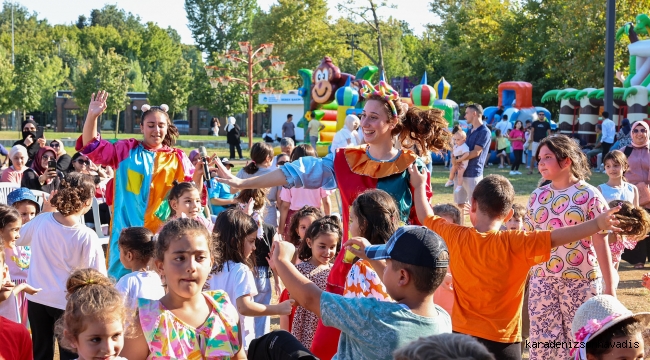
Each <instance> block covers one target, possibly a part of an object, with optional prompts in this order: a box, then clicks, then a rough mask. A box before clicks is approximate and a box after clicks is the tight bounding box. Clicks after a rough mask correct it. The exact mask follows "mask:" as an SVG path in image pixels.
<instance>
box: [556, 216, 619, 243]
mask: <svg viewBox="0 0 650 360" xmlns="http://www.w3.org/2000/svg"><path fill="white" fill-rule="evenodd" d="M620 209H621V207H620V206H617V207H614V208H611V209H609V210H607V211H605V212H604V213H602V214H600V215H598V217H596V218H595V219H593V220H589V221H585V222H583V223H582V224H578V225H574V226H567V227H563V228H559V229H555V230H553V231H551V247H552V248H554V247H557V246H560V245H565V244H568V243H570V242H574V241H578V240H580V239H584V238H587V237H590V236H592V235H594V234H596V233H598V232H600V231H610V230H613V231H620V229H619V228H617V227H616V225H618V223H619V221H618V220H616V216H614V214H615V213H616V212H618V211H619V210H620Z"/></svg>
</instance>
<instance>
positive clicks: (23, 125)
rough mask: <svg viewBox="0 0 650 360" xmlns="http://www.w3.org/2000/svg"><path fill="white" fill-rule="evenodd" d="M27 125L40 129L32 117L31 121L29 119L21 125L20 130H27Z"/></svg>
mask: <svg viewBox="0 0 650 360" xmlns="http://www.w3.org/2000/svg"><path fill="white" fill-rule="evenodd" d="M27 124H32V125H34V126H35V127H36V128H38V124H37V123H36V121H34V119H32V118H31V117H30V118H29V119H27V120H25V121H23V122H22V123H21V125H20V129H21V130H22V129H24V128H25V125H27Z"/></svg>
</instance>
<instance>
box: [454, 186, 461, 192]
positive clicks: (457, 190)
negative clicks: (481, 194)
mask: <svg viewBox="0 0 650 360" xmlns="http://www.w3.org/2000/svg"><path fill="white" fill-rule="evenodd" d="M462 188H463V187H462V186H456V188H455V189H454V192H455V193H457V192H460V189H462Z"/></svg>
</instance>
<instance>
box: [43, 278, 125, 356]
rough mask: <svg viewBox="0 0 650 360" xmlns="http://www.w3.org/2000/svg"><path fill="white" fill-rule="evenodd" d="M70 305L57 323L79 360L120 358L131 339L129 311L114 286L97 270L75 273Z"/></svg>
mask: <svg viewBox="0 0 650 360" xmlns="http://www.w3.org/2000/svg"><path fill="white" fill-rule="evenodd" d="M66 294H67V295H66V299H67V300H68V303H67V304H66V307H65V312H64V313H63V316H61V318H59V320H58V321H57V322H56V329H55V332H56V336H57V338H58V339H59V344H61V346H62V347H63V348H64V349H67V350H70V351H72V352H75V353H77V354H78V355H79V357H78V359H79V360H91V359H96V358H111V359H115V360H126V359H125V358H123V357H120V356H119V355H120V352H121V351H122V348H123V346H124V337H125V336H126V335H127V334H126V333H127V331H126V329H125V325H124V324H125V323H126V320H127V308H126V307H125V305H124V298H123V297H122V295H121V294H120V292H119V291H118V290H117V289H115V287H114V286H113V282H112V281H111V280H110V279H109V278H107V277H106V276H105V275H104V274H102V273H100V272H99V271H97V270H95V269H79V270H75V271H74V272H73V273H72V274H70V277H69V278H68V281H67V282H66Z"/></svg>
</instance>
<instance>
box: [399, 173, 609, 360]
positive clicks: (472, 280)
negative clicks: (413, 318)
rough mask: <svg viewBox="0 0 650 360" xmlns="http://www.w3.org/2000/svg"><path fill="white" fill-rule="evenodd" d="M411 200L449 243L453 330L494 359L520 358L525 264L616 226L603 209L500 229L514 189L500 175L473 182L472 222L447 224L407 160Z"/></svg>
mask: <svg viewBox="0 0 650 360" xmlns="http://www.w3.org/2000/svg"><path fill="white" fill-rule="evenodd" d="M409 173H410V177H411V186H413V188H414V190H415V191H414V194H413V205H414V206H415V208H416V211H417V216H418V219H419V220H420V222H421V223H422V224H424V226H426V227H428V228H429V229H431V230H433V231H435V232H436V233H438V235H440V236H441V237H442V238H443V239H444V240H445V242H446V243H447V247H448V249H449V270H450V271H451V273H452V274H454V312H453V314H452V319H451V323H452V328H453V331H454V332H458V333H463V334H467V335H471V336H473V337H475V338H476V339H477V340H479V341H480V342H481V343H482V344H483V345H485V346H486V347H487V348H488V350H489V351H490V352H492V353H493V354H494V355H495V358H497V359H504V360H509V359H517V360H519V359H521V307H522V302H523V298H524V285H525V282H526V277H527V275H528V271H529V270H530V268H531V267H532V266H533V265H535V264H538V263H540V262H544V261H547V260H548V259H549V257H550V255H551V248H553V247H556V246H560V245H564V244H568V243H570V242H573V241H578V240H580V239H583V238H585V237H589V236H591V235H593V234H595V233H597V232H599V231H604V230H619V229H617V228H616V227H615V225H616V224H618V221H617V220H616V217H615V216H614V215H613V214H614V213H615V212H616V211H618V207H617V208H612V209H609V210H608V211H606V212H604V213H603V214H601V215H599V216H598V217H597V218H596V219H594V220H591V221H587V222H584V223H582V224H579V225H576V226H571V227H565V228H560V229H556V230H553V231H545V230H539V231H533V232H524V231H512V230H510V231H501V230H500V229H501V225H502V224H503V223H504V222H507V221H508V220H509V219H510V218H511V217H512V214H513V210H512V203H513V200H514V197H515V191H514V189H513V187H512V185H511V184H510V182H509V181H508V179H506V178H505V177H503V176H500V175H489V176H487V177H485V178H484V179H483V180H481V182H479V183H478V185H477V186H476V188H475V189H474V193H473V194H472V199H471V209H470V214H469V217H470V220H471V222H472V225H474V227H473V228H471V227H464V226H460V225H455V224H450V223H449V222H447V221H445V220H444V219H443V218H441V217H439V216H436V215H434V213H433V210H432V208H431V205H430V204H429V203H428V202H427V199H426V195H425V182H426V174H422V173H421V172H419V171H418V170H417V168H415V167H414V166H411V167H410V168H409Z"/></svg>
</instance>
